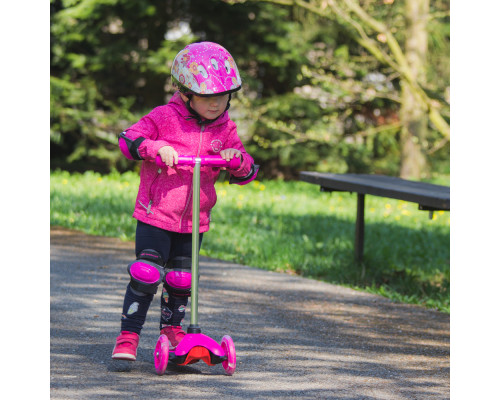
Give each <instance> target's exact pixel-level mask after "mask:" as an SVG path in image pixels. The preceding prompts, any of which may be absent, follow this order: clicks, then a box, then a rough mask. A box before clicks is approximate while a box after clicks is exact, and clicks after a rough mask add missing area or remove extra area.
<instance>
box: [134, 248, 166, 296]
mask: <svg viewBox="0 0 500 400" xmlns="http://www.w3.org/2000/svg"><path fill="white" fill-rule="evenodd" d="M145 251H148V252H149V253H151V254H150V255H149V253H148V254H144V255H143V253H144V251H143V252H142V253H141V254H140V255H139V258H138V259H137V260H135V261H134V262H132V263H130V264H129V266H128V268H127V270H128V273H129V275H130V286H131V287H132V288H134V289H135V290H138V291H140V292H143V293H151V294H155V293H156V291H157V289H158V285H159V284H160V283H161V282H162V281H163V280H164V278H165V269H164V268H163V266H161V265H159V264H158V263H156V262H154V261H151V258H153V259H154V257H152V256H156V255H158V253H156V252H155V251H151V250H145ZM158 256H159V255H158ZM157 261H159V262H160V263H162V260H161V257H159V258H158V260H157Z"/></svg>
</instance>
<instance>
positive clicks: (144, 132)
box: [118, 110, 168, 160]
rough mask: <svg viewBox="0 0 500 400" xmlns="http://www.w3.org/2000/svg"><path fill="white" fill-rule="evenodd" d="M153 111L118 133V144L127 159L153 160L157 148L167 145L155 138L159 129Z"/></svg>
mask: <svg viewBox="0 0 500 400" xmlns="http://www.w3.org/2000/svg"><path fill="white" fill-rule="evenodd" d="M153 112H154V110H153ZM153 112H151V113H150V114H148V115H146V116H144V117H142V118H141V119H140V120H139V121H138V122H137V123H135V124H134V125H132V126H131V127H130V128H128V129H125V131H123V132H122V133H120V135H119V137H118V144H119V146H120V150H121V152H122V153H123V155H124V156H125V157H127V158H128V159H129V160H154V159H155V158H156V155H157V154H158V150H159V149H160V148H162V147H163V146H168V143H167V142H166V141H164V140H156V138H157V137H158V134H159V131H158V126H157V125H156V123H155V121H154V117H153Z"/></svg>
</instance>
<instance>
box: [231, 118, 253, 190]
mask: <svg viewBox="0 0 500 400" xmlns="http://www.w3.org/2000/svg"><path fill="white" fill-rule="evenodd" d="M225 148H226V149H229V148H231V149H237V150H239V151H241V158H242V161H241V164H240V166H239V167H238V168H236V169H232V170H229V172H230V177H229V183H235V184H238V185H246V184H247V183H249V182H251V181H253V180H254V179H255V178H256V177H257V173H258V171H259V166H258V165H256V164H255V163H254V159H253V158H252V157H251V156H250V154H248V153H247V152H246V150H245V147H244V146H243V144H242V143H241V140H240V138H239V136H238V133H237V131H236V126H234V127H233V128H232V129H231V133H230V135H229V138H228V140H227V142H226V146H225Z"/></svg>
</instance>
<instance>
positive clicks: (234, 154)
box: [219, 149, 243, 161]
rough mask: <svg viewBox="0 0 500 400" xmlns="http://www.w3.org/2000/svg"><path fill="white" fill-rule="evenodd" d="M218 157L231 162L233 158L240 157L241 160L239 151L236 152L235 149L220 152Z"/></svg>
mask: <svg viewBox="0 0 500 400" xmlns="http://www.w3.org/2000/svg"><path fill="white" fill-rule="evenodd" d="M219 155H220V156H221V157H222V158H223V159H224V160H226V161H231V160H232V159H233V157H240V159H241V151H239V150H236V149H224V150H221V151H220V153H219ZM242 161H243V160H242Z"/></svg>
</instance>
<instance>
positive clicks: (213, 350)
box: [154, 155, 240, 375]
mask: <svg viewBox="0 0 500 400" xmlns="http://www.w3.org/2000/svg"><path fill="white" fill-rule="evenodd" d="M155 161H156V164H157V165H158V166H160V167H165V163H164V162H163V161H162V160H161V157H160V156H157V157H156V160H155ZM177 165H189V166H193V167H194V170H193V233H192V235H193V240H192V242H193V243H192V249H191V251H192V262H191V323H190V325H189V327H188V328H187V334H186V335H185V336H184V337H183V339H182V340H181V342H180V343H179V344H178V345H177V347H176V348H175V350H172V351H170V350H169V341H168V338H167V336H166V335H160V337H159V339H158V341H157V343H156V347H155V350H154V360H155V368H156V372H157V373H158V375H163V374H164V373H165V370H166V369H167V365H168V362H169V361H171V362H173V363H174V364H177V365H188V364H194V363H196V362H198V361H200V360H202V361H204V362H205V363H206V364H207V365H210V366H213V365H216V364H220V363H222V367H223V368H224V370H225V372H226V374H227V375H232V374H233V373H234V371H235V369H236V350H235V347H234V343H233V339H231V337H230V336H229V335H225V336H223V338H222V341H221V343H220V345H219V343H217V342H216V341H215V340H214V339H212V338H211V337H209V336H206V335H204V334H202V333H201V328H200V327H199V325H198V267H199V265H198V264H199V243H200V242H199V234H200V233H199V230H200V169H201V166H202V165H203V166H210V167H221V168H222V167H226V168H231V169H235V168H238V167H239V165H240V159H239V158H237V157H235V158H233V159H231V161H226V160H224V159H223V158H222V157H221V156H219V155H214V156H202V157H195V156H179V157H178V164H177Z"/></svg>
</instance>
